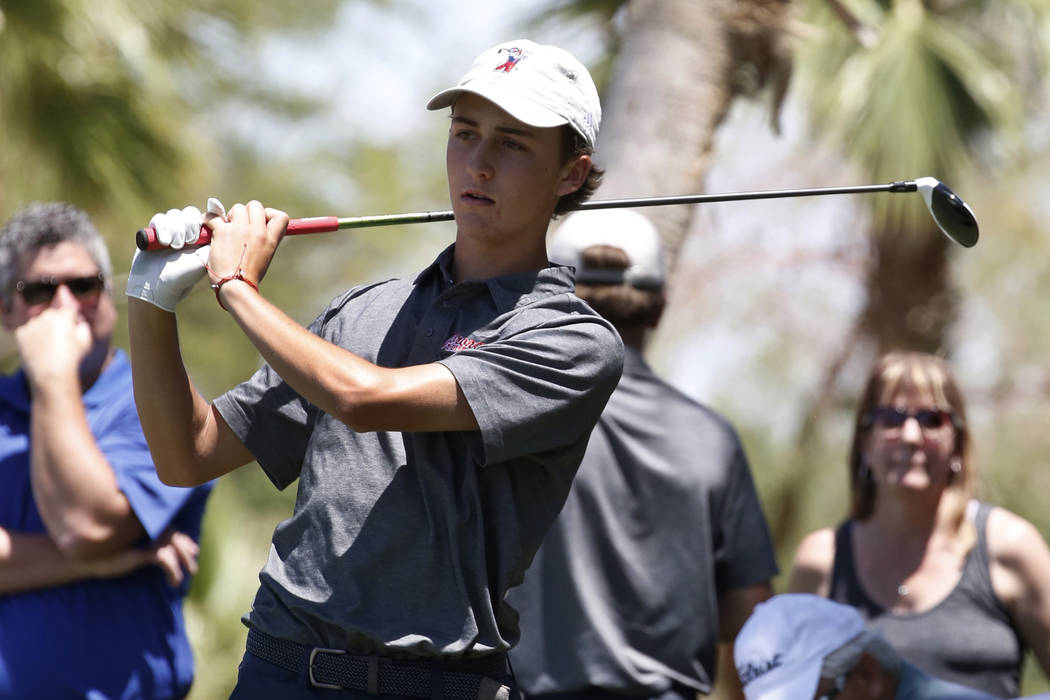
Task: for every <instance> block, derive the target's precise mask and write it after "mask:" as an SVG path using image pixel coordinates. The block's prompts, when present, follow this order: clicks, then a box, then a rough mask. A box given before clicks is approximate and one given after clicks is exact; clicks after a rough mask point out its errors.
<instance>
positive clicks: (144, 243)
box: [135, 216, 339, 250]
mask: <svg viewBox="0 0 1050 700" xmlns="http://www.w3.org/2000/svg"><path fill="white" fill-rule="evenodd" d="M338 230H339V219H338V218H337V217H335V216H311V217H308V218H305V219H290V220H289V221H288V230H287V231H286V235H288V236H296V235H299V234H301V233H327V232H329V231H338ZM210 242H211V230H210V229H208V227H206V226H202V227H201V235H200V237H199V238H198V239H197V242H196V243H194V244H193V245H195V246H198V245H207V244H208V243H210ZM135 245H136V246H138V249H139V250H159V249H161V248H166V247H167V246H165V245H163V244H161V243H160V242H159V241H158V240H157V231H156V229H154V228H153V227H152V226H147V227H146V228H144V229H139V231H138V233H136V234H135Z"/></svg>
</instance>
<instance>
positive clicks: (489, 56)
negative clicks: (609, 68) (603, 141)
mask: <svg viewBox="0 0 1050 700" xmlns="http://www.w3.org/2000/svg"><path fill="white" fill-rule="evenodd" d="M464 92H472V93H474V94H475V95H480V96H481V97H484V98H485V99H486V100H489V101H490V102H493V103H494V104H496V105H497V106H498V107H500V108H501V109H503V110H505V111H506V112H507V113H509V114H510V115H511V116H512V117H514V118H515V119H518V120H519V121H522V122H525V123H526V124H529V125H530V126H536V127H553V126H561V125H563V124H568V125H570V126H571V127H572V128H573V129H574V130H575V131H576V132H577V133H578V134H579V135H580V136H582V137H583V140H584V141H585V142H586V143H587V146H588V147H589V148H591V149H592V150H593V149H594V144H595V142H596V141H597V140H598V125H599V124H600V123H601V120H602V107H601V103H600V102H599V100H598V91H597V89H595V87H594V81H593V80H591V74H590V73H588V72H587V69H586V68H585V67H584V66H583V64H582V63H580V62H579V61H577V60H576V58H575V57H574V56H573V55H572V54H571V53H569V52H568V51H566V50H564V49H559V48H558V47H557V46H548V45H545V44H537V43H535V42H533V41H529V40H528V39H515V40H514V41H507V42H504V43H502V44H497V45H496V46H493V47H492V48H491V49H488V50H487V51H485V52H484V53H482V54H481V55H480V56H478V57H477V58H476V59H474V63H473V65H471V67H470V70H468V71H467V72H466V74H465V75H464V76H463V77H462V78H460V79H459V82H458V83H457V84H456V86H455V87H451V88H448V89H447V90H442V91H441V92H439V93H438V94H436V95H434V96H433V97H431V98H430V101H429V102H427V109H441V108H442V107H450V106H452V104H453V103H455V101H456V100H457V99H458V98H459V96H460V95H461V94H462V93H464Z"/></svg>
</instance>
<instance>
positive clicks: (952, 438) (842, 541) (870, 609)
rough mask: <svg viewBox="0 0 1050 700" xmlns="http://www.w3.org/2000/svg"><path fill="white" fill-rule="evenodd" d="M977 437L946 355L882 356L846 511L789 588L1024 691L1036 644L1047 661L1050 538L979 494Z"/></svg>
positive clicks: (802, 557) (811, 542)
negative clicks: (973, 456)
mask: <svg viewBox="0 0 1050 700" xmlns="http://www.w3.org/2000/svg"><path fill="white" fill-rule="evenodd" d="M970 450H971V444H970V431H969V428H968V425H967V421H966V409H965V405H964V402H963V397H962V393H961V392H960V390H959V387H958V384H957V383H956V381H955V379H954V377H953V376H952V373H951V370H950V369H949V367H948V365H947V364H946V363H945V362H944V360H942V359H941V358H939V357H936V356H934V355H928V354H923V353H890V354H888V355H885V356H883V357H882V358H881V359H880V360H879V361H878V362H877V363H876V365H875V367H874V368H873V370H872V373H871V376H870V377H869V379H868V383H867V386H866V388H865V391H864V394H863V397H862V399H861V403H860V406H859V409H858V411H857V418H856V427H855V431H854V437H853V446H852V449H851V452H850V461H849V474H850V487H851V494H852V503H851V509H850V513H849V518H848V519H847V520H846V521H845V522H843V523H842V524H840V525H839V526H838V527H837V528H835V529H832V528H825V529H822V530H818V531H816V532H813V533H811V534H809V535H808V536H807V537H806V538H805V539H803V541H802V543H801V544H800V545H799V548H798V551H797V552H796V554H795V561H794V568H793V571H792V574H791V583H790V588H791V590H792V591H794V592H805V593H816V594H818V595H822V596H826V597H828V598H831V599H832V600H835V601H838V602H840V603H847V604H850V605H853V606H855V607H857V608H858V609H859V610H860V611H861V613H862V614H863V615H864V616H865V618H867V620H868V623H869V625H870V626H871V627H873V628H875V629H878V630H880V631H881V632H882V634H883V635H884V636H885V638H886V639H887V640H888V641H889V642H890V643H891V644H892V645H893V646H894V647H895V648H896V649H897V651H898V652H899V653H900V654H901V656H902V658H904V659H905V660H907V661H909V662H911V663H913V664H915V665H916V666H918V667H919V668H921V669H923V670H924V671H926V672H928V673H931V674H933V675H935V676H938V677H940V678H943V679H945V680H950V681H954V682H956V683H960V684H963V685H968V686H971V687H974V688H977V689H980V690H983V691H985V692H988V693H992V694H994V695H997V696H1000V697H1014V696H1017V695H1019V685H1020V676H1021V663H1022V660H1023V658H1024V653H1025V651H1026V649H1029V648H1030V649H1032V651H1033V652H1034V654H1035V657H1036V659H1037V660H1038V662H1039V664H1040V666H1041V667H1042V668H1043V670H1044V672H1050V550H1048V548H1047V545H1046V542H1045V541H1044V540H1043V538H1042V536H1041V535H1040V534H1039V532H1038V531H1037V530H1036V529H1035V528H1034V527H1033V526H1032V525H1031V523H1029V522H1028V521H1026V520H1025V519H1023V518H1021V517H1020V516H1018V515H1015V514H1014V513H1011V512H1009V511H1007V510H1005V509H1003V508H999V507H996V506H992V505H990V504H987V503H983V502H979V501H977V500H974V498H973V493H974V484H975V474H974V468H973V465H972V462H971V460H970Z"/></svg>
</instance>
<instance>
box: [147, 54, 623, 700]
mask: <svg viewBox="0 0 1050 700" xmlns="http://www.w3.org/2000/svg"><path fill="white" fill-rule="evenodd" d="M427 107H428V108H429V109H441V108H445V107H450V108H451V124H450V128H449V134H448V147H447V156H446V166H447V170H448V181H449V193H450V196H451V199H452V208H453V210H454V212H455V216H456V221H457V227H458V228H457V234H456V241H455V243H454V244H453V245H452V246H449V248H447V249H446V250H445V251H444V252H442V253H441V254H440V255H439V256H438V258H437V259H436V260H435V261H434V263H433V264H431V265H430V266H429V267H427V268H426V269H424V270H423V271H422V272H420V273H419V274H418V275H417V276H415V277H413V278H408V279H398V280H391V281H387V282H382V283H378V284H371V285H366V286H362V287H356V288H353V289H351V290H349V291H348V292H346V293H345V294H342V295H340V296H339V297H337V298H336V299H334V300H333V301H332V302H331V304H330V305H329V306H328V308H327V309H325V310H324V311H323V312H322V313H321V314H320V316H318V317H317V319H316V320H315V321H314V322H313V323H312V324H311V325H310V328H309V329H304V328H302V327H301V326H299V325H298V324H296V323H295V322H294V321H292V320H291V319H290V318H289V317H288V316H286V315H285V314H284V313H283V312H282V311H281V310H280V309H278V308H276V307H275V306H273V305H272V304H271V303H270V302H268V301H267V300H266V297H265V290H264V289H263V288H260V287H259V283H260V282H261V281H262V279H263V275H264V274H265V272H266V268H267V266H268V265H269V263H270V260H271V257H272V256H273V254H274V251H275V249H276V248H277V245H278V243H279V242H280V240H281V236H282V235H283V233H284V231H285V227H286V225H287V223H288V217H287V216H286V215H285V214H284V213H283V212H280V211H276V210H274V209H267V208H264V207H263V205H262V204H260V203H259V202H255V201H253V202H249V203H248V204H247V205H242V204H238V205H235V206H234V207H232V209H231V210H230V212H229V215H228V217H223V216H220V215H217V214H214V213H213V214H210V215H209V217H208V222H207V225H208V227H209V228H211V229H212V232H213V239H212V243H211V244H210V246H209V247H208V248H196V249H194V248H185V249H183V250H176V251H173V252H165V251H157V252H152V253H138V254H137V255H136V258H135V261H134V263H133V265H132V271H131V275H130V278H129V282H128V295H129V296H130V297H132V298H131V299H130V301H129V319H130V330H131V352H132V365H133V370H134V381H135V389H136V392H135V394H136V400H137V401H138V406H139V411H140V413H141V415H142V424H143V428H144V429H145V432H146V437H147V439H148V441H149V444H150V447H151V449H152V451H153V453H154V455H155V457H156V463H157V470H158V472H159V473H160V475H161V477H162V478H163V479H164V480H165V481H167V482H169V483H173V484H196V483H200V482H204V481H207V480H209V479H212V478H214V477H217V476H220V475H222V474H225V473H227V472H229V471H231V470H233V469H235V468H237V467H239V466H241V465H243V464H245V463H248V462H250V461H252V460H253V459H254V460H256V461H257V462H258V463H259V465H260V466H261V467H262V469H263V470H264V471H265V472H266V474H267V475H268V476H269V477H270V479H271V480H272V481H273V482H274V484H275V485H276V486H277V487H278V488H284V487H285V486H287V485H288V484H290V483H292V482H293V481H295V480H296V479H299V486H298V489H299V491H298V499H297V501H296V506H295V511H294V513H293V515H292V517H291V518H290V519H288V520H286V521H284V522H283V523H281V524H280V525H278V526H277V528H276V530H275V532H274V535H273V542H272V546H271V549H270V555H269V559H268V561H267V563H266V565H265V567H264V568H263V570H262V573H261V574H260V580H261V586H260V588H259V592H258V594H257V596H256V599H255V603H254V605H253V607H252V610H251V611H250V612H249V613H248V614H247V615H246V617H245V622H246V624H247V625H248V627H249V635H248V643H247V653H246V654H245V656H244V660H243V662H242V664H241V668H240V674H239V679H238V684H237V687H236V689H235V690H234V692H233V696H232V697H234V698H271V697H273V698H316V697H321V696H322V695H320V694H318V693H319V692H320V691H318V688H323V689H330V690H331V691H332V692H333V693H335V694H334V695H332V697H340V698H343V697H348V698H355V697H362V698H363V697H366V696H369V697H372V696H374V695H376V694H378V695H380V696H395V697H396V696H401V697H448V698H463V699H467V698H470V699H474V698H484V697H507V696H508V695H514V694H516V692H517V691H516V688H515V684H514V682H513V679H512V677H511V674H510V671H509V667H508V665H507V661H506V656H505V652H506V651H507V650H508V649H509V648H510V647H511V646H512V645H513V644H514V643H515V641H516V640H517V638H518V629H517V614H516V613H515V611H514V610H513V609H511V608H510V607H509V606H508V605H507V604H506V603H505V602H504V593H505V592H506V591H507V589H508V588H510V587H511V586H514V585H516V584H518V583H519V582H520V581H521V580H522V577H523V573H524V571H525V569H526V567H527V566H528V565H529V562H530V561H531V559H532V557H533V554H534V553H535V552H536V550H537V548H538V547H539V544H540V541H541V540H542V538H543V535H544V533H545V532H546V531H547V529H548V527H549V526H550V524H551V522H552V521H553V520H554V517H555V516H556V515H557V513H558V511H559V509H560V508H561V506H562V503H563V502H564V500H565V497H566V494H567V492H568V489H569V485H570V482H571V481H572V478H573V475H574V473H575V471H576V469H577V466H578V465H579V462H580V459H581V458H582V455H583V451H584V448H585V446H586V443H587V438H588V435H589V433H590V431H591V429H592V427H593V426H594V424H595V422H596V421H597V419H598V416H599V415H600V413H601V411H602V408H603V407H604V405H605V402H606V400H607V399H608V397H609V395H610V393H611V392H612V390H613V388H614V387H615V386H616V383H617V380H618V379H619V376H620V371H621V368H622V362H623V348H622V345H621V342H620V340H619V337H618V335H617V334H616V332H615V331H614V330H613V329H612V327H611V326H610V325H609V323H608V322H606V321H604V320H603V319H601V318H600V317H599V316H597V315H596V314H595V313H594V312H592V311H591V310H590V309H589V308H588V307H587V306H586V305H585V304H583V303H582V302H581V301H580V300H579V299H578V298H577V297H576V296H574V294H573V288H574V287H573V278H572V273H571V270H570V269H569V268H565V267H558V266H551V265H550V264H549V263H548V260H547V254H546V245H545V234H546V231H547V226H548V223H549V221H550V219H551V218H552V216H553V215H554V214H556V213H558V212H561V211H565V210H567V209H569V208H571V207H572V206H573V205H574V201H573V198H576V199H577V200H578V199H579V198H583V197H586V196H589V194H590V192H592V191H593V188H594V186H596V184H597V177H598V175H599V173H596V172H594V171H592V166H591V158H590V153H591V151H592V149H593V146H594V142H595V137H596V135H597V130H598V124H599V120H600V114H601V112H600V106H599V103H598V96H597V93H596V91H595V88H594V85H593V83H592V81H591V78H590V76H589V74H588V73H587V70H586V69H585V68H584V67H583V66H582V65H581V64H580V63H579V62H578V61H577V60H576V59H575V58H573V57H572V56H571V55H570V54H568V53H567V52H565V51H563V50H561V49H558V48H555V47H552V46H543V45H537V44H535V43H532V42H529V41H524V40H522V41H512V42H508V43H504V44H501V45H498V46H496V47H493V48H491V49H489V50H487V51H485V52H484V53H482V54H481V55H480V56H479V57H478V58H477V59H476V61H475V62H474V64H473V66H472V67H471V68H470V70H469V71H468V72H467V73H466V75H464V76H463V78H462V79H461V80H460V82H459V83H458V84H457V85H456V86H455V87H453V88H450V89H448V90H445V91H443V92H440V93H438V94H437V95H436V96H434V97H433V98H432V99H431V100H430V102H429V103H428V105H427ZM216 204H217V203H215V202H213V205H216ZM220 206H221V205H220ZM211 209H212V211H213V212H219V213H220V214H221V213H222V212H221V208H219V207H216V206H213V207H211ZM199 222H200V216H199V213H198V212H196V210H194V209H192V208H187V209H186V210H182V211H176V210H172V211H171V212H169V214H167V215H158V216H157V217H154V225H155V227H156V228H157V230H158V235H159V237H160V238H161V239H162V240H166V241H169V242H171V243H172V244H174V245H176V246H181V245H183V244H185V243H186V242H190V243H192V242H193V241H194V240H195V239H196V236H197V235H198V229H199ZM205 260H206V261H207V270H206V271H205V266H204V261H205ZM205 274H207V275H208V276H209V277H210V280H211V283H212V287H213V289H214V290H215V294H216V297H217V298H218V301H219V303H220V304H221V305H222V306H223V308H225V309H226V310H227V311H228V312H229V313H230V315H231V316H233V318H234V320H235V321H236V322H237V324H238V325H239V326H240V327H241V329H242V330H243V332H244V333H245V334H247V336H248V337H249V338H250V339H251V340H252V342H253V343H254V344H255V346H256V347H257V348H258V350H259V352H260V353H261V354H262V356H263V358H264V359H265V360H266V364H265V366H264V367H263V368H262V369H260V370H259V371H258V372H257V373H256V374H255V376H253V377H252V378H251V379H250V380H249V381H247V382H245V383H243V384H241V385H239V386H237V387H235V388H234V389H232V390H230V391H229V392H227V393H226V394H224V395H222V396H220V397H219V398H218V399H216V400H215V402H214V403H211V404H209V403H208V402H207V401H206V400H205V399H204V398H203V397H201V395H200V394H199V393H198V392H197V391H196V390H195V389H194V388H193V386H192V384H191V383H190V380H189V379H188V377H187V374H186V371H185V369H184V367H183V364H182V360H181V357H180V354H179V347H178V339H177V336H176V323H175V316H174V313H173V311H174V308H175V303H176V301H177V300H178V299H180V298H181V297H182V296H184V295H185V294H186V292H187V291H188V289H189V287H190V286H192V284H193V283H195V282H196V281H197V280H198V279H200V278H201V277H203V276H204V275H205ZM337 689H338V690H339V692H336V690H337ZM325 697H327V695H325Z"/></svg>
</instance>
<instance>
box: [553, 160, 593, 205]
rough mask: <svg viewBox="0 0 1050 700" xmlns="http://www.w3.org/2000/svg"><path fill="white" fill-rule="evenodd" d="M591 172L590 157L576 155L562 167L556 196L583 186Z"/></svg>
mask: <svg viewBox="0 0 1050 700" xmlns="http://www.w3.org/2000/svg"><path fill="white" fill-rule="evenodd" d="M590 172H591V157H590V156H589V155H586V154H583V155H578V156H576V157H575V158H573V159H572V160H571V161H569V162H568V163H566V164H565V167H564V168H562V178H561V182H560V183H559V184H558V196H560V197H564V196H565V195H567V194H572V193H573V192H575V191H576V190H578V189H580V188H581V187H583V183H585V182H587V176H588V175H589V174H590Z"/></svg>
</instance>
